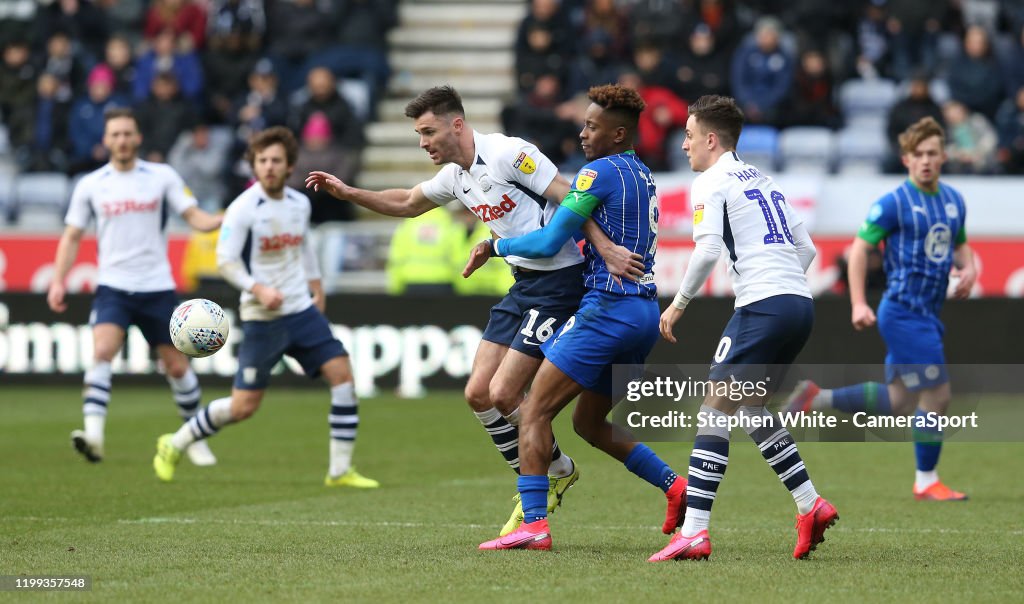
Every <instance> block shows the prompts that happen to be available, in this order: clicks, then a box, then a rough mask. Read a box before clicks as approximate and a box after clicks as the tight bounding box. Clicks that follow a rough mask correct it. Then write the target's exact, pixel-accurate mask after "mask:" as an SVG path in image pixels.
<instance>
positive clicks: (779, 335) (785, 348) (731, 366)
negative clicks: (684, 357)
mask: <svg viewBox="0 0 1024 604" xmlns="http://www.w3.org/2000/svg"><path fill="white" fill-rule="evenodd" d="M813 326H814V301H813V300H811V299H810V298H805V297H803V296H797V295H793V294H783V295H779V296H771V297H770V298H765V299H763V300H758V301H757V302H754V303H752V304H748V305H746V306H741V307H740V308H737V309H736V312H734V313H733V315H732V318H731V319H729V323H727V324H726V326H725V331H723V332H722V339H721V340H719V342H718V348H717V349H716V350H715V355H714V359H713V361H712V363H711V372H710V374H709V375H708V379H710V380H711V381H713V382H725V381H730V380H731V379H732V378H735V379H736V380H738V381H743V382H746V381H752V382H757V381H760V380H767V381H766V383H765V384H764V385H765V387H766V389H767V390H768V391H769V392H774V391H775V390H776V389H777V388H778V387H779V385H780V384H781V382H782V380H783V379H784V378H785V375H786V368H787V367H788V366H789V365H791V364H792V363H793V361H794V360H795V359H796V357H797V355H798V354H800V351H801V350H803V347H804V344H806V343H807V338H809V337H810V335H811V327H813Z"/></svg>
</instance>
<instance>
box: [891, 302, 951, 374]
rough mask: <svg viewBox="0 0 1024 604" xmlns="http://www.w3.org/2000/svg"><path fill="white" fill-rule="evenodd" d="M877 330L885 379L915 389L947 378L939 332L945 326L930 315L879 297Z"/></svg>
mask: <svg viewBox="0 0 1024 604" xmlns="http://www.w3.org/2000/svg"><path fill="white" fill-rule="evenodd" d="M878 331H879V333H881V334H882V339H883V340H885V347H886V349H887V353H886V355H885V382H886V383H887V384H889V383H892V382H893V381H894V380H896V379H897V378H899V379H900V380H901V381H902V382H903V385H904V386H906V387H907V390H910V391H913V392H916V391H918V390H921V389H924V388H934V387H935V386H940V385H942V384H945V383H946V382H948V381H949V375H948V374H947V373H946V353H945V351H944V350H943V348H942V335H943V334H944V333H945V331H946V329H945V327H943V325H942V321H939V318H938V317H936V316H934V315H924V314H921V313H918V312H914V311H912V310H910V309H909V308H907V307H906V306H904V305H902V304H900V303H899V302H894V301H892V300H889V299H888V298H883V299H882V303H881V304H879V305H878Z"/></svg>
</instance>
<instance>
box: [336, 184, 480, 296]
mask: <svg viewBox="0 0 1024 604" xmlns="http://www.w3.org/2000/svg"><path fill="white" fill-rule="evenodd" d="M335 203H338V202H337V200H335ZM344 205H350V204H344ZM462 228H463V227H462V225H461V224H456V223H455V221H454V220H452V216H451V214H450V213H449V212H448V210H447V209H445V208H441V209H439V210H434V211H433V212H426V213H424V214H420V215H419V216H416V217H415V218H406V219H405V220H403V221H402V222H401V224H399V225H398V228H397V229H396V230H395V234H394V235H392V237H391V245H390V248H389V250H388V264H387V272H388V293H389V294H391V295H403V294H412V295H419V296H450V295H452V292H453V288H452V284H453V281H454V279H453V275H454V274H455V273H456V267H457V264H456V261H455V260H454V258H453V257H454V256H455V253H456V250H457V249H460V248H459V242H460V239H461V235H462V233H461V232H460V231H461V230H462ZM477 243H479V242H477Z"/></svg>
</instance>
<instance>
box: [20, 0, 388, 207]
mask: <svg viewBox="0 0 1024 604" xmlns="http://www.w3.org/2000/svg"><path fill="white" fill-rule="evenodd" d="M396 5H397V0H3V2H0V46H2V48H3V61H2V65H0V116H2V124H3V126H4V128H5V129H6V138H7V141H6V150H5V151H6V153H2V154H0V155H3V156H4V157H5V158H6V160H7V161H9V162H10V163H13V165H14V168H15V169H16V170H17V171H18V172H22V173H24V172H48V173H55V172H60V173H65V174H67V175H69V176H71V175H77V174H81V173H83V172H86V171H89V170H92V169H95V168H96V167H98V166H99V165H101V164H102V163H104V162H105V161H106V152H105V151H104V149H103V147H102V144H101V138H102V132H103V119H102V114H103V112H104V111H105V110H106V109H108V108H110V107H113V106H131V107H133V108H134V109H135V111H136V115H137V116H138V118H139V123H140V127H141V130H142V135H143V147H142V150H141V155H142V157H143V158H144V159H148V160H153V161H166V162H169V163H170V164H171V165H173V166H174V167H175V168H176V169H177V170H178V171H179V172H180V173H181V174H182V176H183V177H184V178H185V180H186V182H188V183H189V185H190V186H191V188H192V189H193V191H194V192H195V194H196V196H197V197H198V198H199V199H200V201H201V203H203V204H204V205H205V206H206V207H207V208H208V209H217V207H219V206H220V205H221V204H222V203H224V202H225V201H226V200H230V199H232V198H233V196H234V195H235V194H236V193H238V192H239V191H240V190H241V189H242V188H244V187H245V186H246V184H248V182H249V178H250V176H249V171H248V167H247V166H246V165H245V163H244V161H242V160H241V158H242V155H243V151H244V148H245V146H246V144H247V142H248V137H249V135H250V134H251V133H252V132H255V131H258V130H261V129H263V128H266V127H268V126H275V125H285V126H288V127H290V128H292V129H293V130H294V131H295V133H296V134H298V135H300V141H301V143H302V147H303V149H302V153H301V155H300V157H301V160H300V161H301V164H302V165H300V166H299V167H298V169H297V170H296V175H295V182H294V183H289V184H292V186H296V185H298V184H300V182H301V177H300V176H299V175H300V174H301V173H303V172H304V171H305V170H306V168H307V167H308V166H314V165H315V166H316V167H317V168H318V169H326V170H331V171H333V172H335V173H336V174H338V175H339V176H341V177H342V178H346V179H348V180H352V178H353V177H354V176H355V175H356V172H357V171H358V169H359V163H360V155H361V151H362V149H363V147H364V145H365V142H364V126H365V124H366V122H367V121H369V120H371V119H373V116H374V112H375V107H376V103H377V100H378V99H379V98H380V96H381V94H382V93H383V91H384V90H385V87H386V83H387V79H388V76H389V67H388V60H387V46H386V45H387V35H386V34H387V31H388V30H389V29H390V28H391V27H393V26H394V25H396V23H397V6H396ZM314 205H315V209H314V220H315V221H316V222H323V221H325V220H345V219H350V218H351V217H352V214H351V207H350V206H349V205H348V204H339V203H331V204H326V203H316V200H314Z"/></svg>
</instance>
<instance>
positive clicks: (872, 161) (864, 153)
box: [837, 127, 889, 174]
mask: <svg viewBox="0 0 1024 604" xmlns="http://www.w3.org/2000/svg"><path fill="white" fill-rule="evenodd" d="M888 151H889V149H888V142H887V141H886V138H885V131H884V130H881V129H877V130H874V129H868V128H853V127H848V128H846V129H845V130H843V131H842V132H840V133H839V136H838V137H837V156H838V159H837V165H838V168H839V172H840V173H842V174H878V173H879V172H881V170H882V162H883V161H884V160H885V157H886V155H887V153H888Z"/></svg>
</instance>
